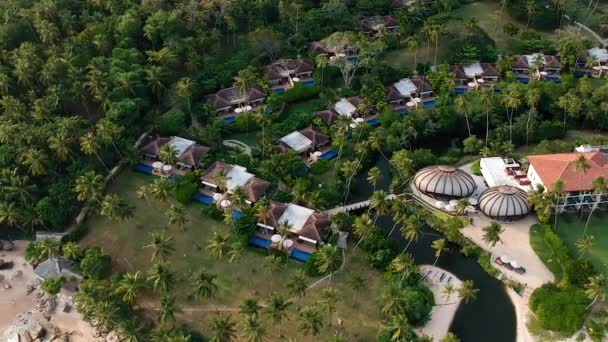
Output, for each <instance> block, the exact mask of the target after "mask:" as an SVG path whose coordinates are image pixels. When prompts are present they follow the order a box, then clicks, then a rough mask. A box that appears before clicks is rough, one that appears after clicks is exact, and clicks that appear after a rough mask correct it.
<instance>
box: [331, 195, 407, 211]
mask: <svg viewBox="0 0 608 342" xmlns="http://www.w3.org/2000/svg"><path fill="white" fill-rule="evenodd" d="M399 196H401V195H396V194H389V195H387V196H386V199H388V200H392V199H395V198H397V197H399ZM370 204H371V200H365V201H361V202H357V203H351V204H347V205H343V206H341V207H335V208H332V209H328V210H325V211H324V212H323V213H324V214H327V215H329V216H333V215H336V214H339V213H348V212H350V211H353V210H357V209H361V208H367V207H369V206H370Z"/></svg>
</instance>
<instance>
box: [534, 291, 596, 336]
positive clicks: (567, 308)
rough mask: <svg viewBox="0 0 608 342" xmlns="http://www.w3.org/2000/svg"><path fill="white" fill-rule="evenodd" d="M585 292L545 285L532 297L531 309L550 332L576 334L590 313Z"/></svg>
mask: <svg viewBox="0 0 608 342" xmlns="http://www.w3.org/2000/svg"><path fill="white" fill-rule="evenodd" d="M589 303H590V301H589V299H588V298H587V296H586V295H585V291H584V290H582V289H580V288H578V287H574V286H566V287H559V286H557V285H555V284H545V285H543V286H542V287H539V288H537V289H536V290H535V291H534V293H532V296H531V297H530V309H532V311H533V312H534V314H535V315H536V317H537V318H538V320H539V323H540V325H541V326H542V327H543V328H545V329H549V330H553V331H560V332H564V333H567V334H574V332H576V331H577V330H578V329H580V328H581V326H583V323H584V322H585V318H586V317H587V314H588V313H589V307H588V306H589Z"/></svg>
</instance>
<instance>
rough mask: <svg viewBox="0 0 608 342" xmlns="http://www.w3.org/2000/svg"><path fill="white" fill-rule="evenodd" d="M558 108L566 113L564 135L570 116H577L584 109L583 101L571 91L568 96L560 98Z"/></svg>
mask: <svg viewBox="0 0 608 342" xmlns="http://www.w3.org/2000/svg"><path fill="white" fill-rule="evenodd" d="M557 106H558V107H559V108H561V109H562V110H563V111H564V123H563V126H564V133H565V132H566V119H567V117H568V114H570V115H571V116H576V115H578V113H579V112H580V111H581V109H582V105H581V101H580V99H579V98H578V96H577V95H576V94H575V93H574V92H573V91H569V92H567V93H566V94H564V95H562V96H560V97H559V99H558V100H557Z"/></svg>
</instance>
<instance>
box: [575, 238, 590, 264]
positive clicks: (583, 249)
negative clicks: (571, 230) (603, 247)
mask: <svg viewBox="0 0 608 342" xmlns="http://www.w3.org/2000/svg"><path fill="white" fill-rule="evenodd" d="M593 239H594V237H593V235H583V236H582V237H580V238H579V239H577V240H576V242H575V244H574V245H575V246H576V249H578V252H579V256H578V258H579V259H580V258H582V257H583V255H585V254H586V253H588V252H589V251H590V250H591V248H593Z"/></svg>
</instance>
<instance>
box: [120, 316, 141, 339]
mask: <svg viewBox="0 0 608 342" xmlns="http://www.w3.org/2000/svg"><path fill="white" fill-rule="evenodd" d="M143 330H144V327H143V326H142V325H141V324H139V322H137V320H135V319H134V318H129V319H126V320H123V321H121V322H120V328H119V332H120V336H122V341H123V342H141V341H143V339H142V332H143Z"/></svg>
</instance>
